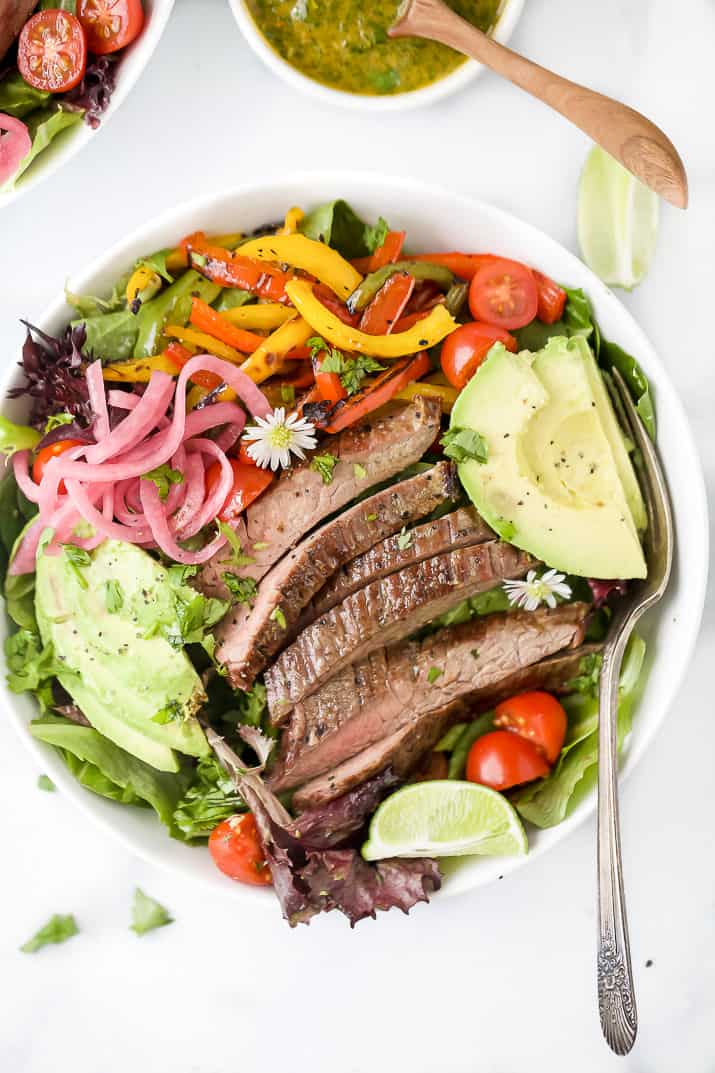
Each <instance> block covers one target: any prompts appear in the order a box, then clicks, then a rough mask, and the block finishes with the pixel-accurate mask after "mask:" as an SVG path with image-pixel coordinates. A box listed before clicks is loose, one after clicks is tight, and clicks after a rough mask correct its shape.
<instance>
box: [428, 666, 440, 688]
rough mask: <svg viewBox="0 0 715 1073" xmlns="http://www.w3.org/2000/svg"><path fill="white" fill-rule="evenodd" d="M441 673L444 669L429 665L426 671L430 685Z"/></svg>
mask: <svg viewBox="0 0 715 1073" xmlns="http://www.w3.org/2000/svg"><path fill="white" fill-rule="evenodd" d="M443 674H444V671H443V670H440V668H439V667H430V669H429V670H428V671H427V681H428V682H429V684H430V685H431V686H432V685H434V683H435V682H436V681H437V679H438V678H441V677H442V675H443Z"/></svg>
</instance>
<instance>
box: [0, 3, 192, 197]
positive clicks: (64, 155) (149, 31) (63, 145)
mask: <svg viewBox="0 0 715 1073" xmlns="http://www.w3.org/2000/svg"><path fill="white" fill-rule="evenodd" d="M174 3H175V0H151V9H149V6H148V4H145V6H146V7H147V10H149V18H148V20H147V23H146V25H145V27H144V29H143V30H142V32H141V34H140V36H139V37H138V38H137V40H136V41H134V42H133V43H132V44H131V45H129V47H128V49H127V52H126V55H125V56H123V57H122V59H121V61H120V64H119V71H118V74H117V83H116V88H115V90H114V92H113V93H112V99H111V100H110V102H109V107H108V108H107V110H106V112H105V113H104V115H103V116H102V119H101V122H100V125H99V126H98V127H97V128H96V130H93V129H92V128H91V127H90V126H88V125H87V124H86V123H84V122H83V123H82V124H81V125H80V124H77V125H76V126H74V127H70V128H69V129H68V130H66V131H62V132H61V133H60V134H59V136H58V137H57V139H56V140H55V141H53V142H52V143H51V144H50V145H49V146H48V147H47V149H45V150H43V152H42V154H41V156H40V157H39V158H38V159H37V161H33V164H32V168H28V174H27V177H24V176H23V177H22V178H21V179H20V181H19V183H18V185H17V187H13V189H12V190H8V191H6V192H5V193H0V212H2V210H3V209H4V208H6V207H7V206H8V205H10V204H11V203H12V202H14V201H17V200H18V199H19V198H21V197H24V196H25V195H26V194H29V193H30V191H31V190H34V189H35V187H36V186H39V184H40V183H43V182H44V181H45V180H46V179H49V177H50V176H51V175H54V174H55V172H56V171H59V169H60V168H61V167H63V165H64V164H66V163H68V162H69V161H70V160H71V159H72V158H73V157H74V156H76V155H77V153H79V152H80V151H81V150H82V149H83V148H84V146H85V145H87V143H88V142H91V141H92V140H93V139H94V138H96V137H97V136H98V135H99V134H101V133H102V131H103V130H105V129H106V127H107V124H108V123H109V122H110V120H111V118H112V116H113V115H115V114H116V113H117V112H118V111H119V109H120V108H121V106H122V104H123V103H124V101H125V100H126V99H127V97H128V96H129V94H130V93H131V91H132V89H133V88H134V86H135V85H136V84H137V82H138V81H139V79H140V78H141V76H142V74H143V72H144V70H145V69H146V67H147V66H148V64H149V62H150V60H151V58H152V56H153V54H154V51H155V49H156V47H157V45H158V44H159V41H160V40H161V38H162V36H163V34H164V30H165V29H166V25H167V23H168V21H169V18H170V16H171V13H172V11H173V9H174ZM127 68H128V70H127Z"/></svg>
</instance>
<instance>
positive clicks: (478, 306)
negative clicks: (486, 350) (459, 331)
mask: <svg viewBox="0 0 715 1073" xmlns="http://www.w3.org/2000/svg"><path fill="white" fill-rule="evenodd" d="M538 304H539V298H538V291H537V287H536V280H535V279H534V275H533V273H532V271H531V269H530V268H527V267H526V265H523V264H520V262H519V261H507V260H505V259H503V258H497V260H495V261H492V262H491V263H489V264H486V265H484V267H483V268H480V269H479V271H478V272H477V274H476V275H475V276H474V279H473V280H472V282H471V283H470V285H469V308H470V310H471V311H472V316H473V317H474V319H475V320H483V321H486V323H487V324H496V325H497V326H498V327H499V328H508V329H509V330H510V331H511V330H512V329H513V328H523V327H524V325H525V324H529V322H530V321H532V320H533V319H534V317H535V316H536V310H537V308H538Z"/></svg>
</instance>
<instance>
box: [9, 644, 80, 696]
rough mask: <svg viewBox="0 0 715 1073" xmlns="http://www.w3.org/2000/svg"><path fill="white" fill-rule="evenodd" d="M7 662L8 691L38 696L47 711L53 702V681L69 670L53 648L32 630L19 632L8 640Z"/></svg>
mask: <svg viewBox="0 0 715 1073" xmlns="http://www.w3.org/2000/svg"><path fill="white" fill-rule="evenodd" d="M5 662H6V664H7V670H8V673H7V684H8V688H9V689H11V690H12V692H13V693H34V694H35V695H36V696H37V698H38V700H39V701H40V706H41V707H42V708H43V710H44V708H45V707H47V706H48V705H49V704H50V703H51V683H52V679H53V678H54V677H55V676H56V675H57V674H58V673H59V672H60V671H62V670H65V668H63V667H62V665H61V664H59V663H58V661H57V660H56V659H55V653H54V649H53V647H52V645H51V644H49V645H43V644H42V641H41V640H40V638H39V637H38V635H37V634H36V633H34V632H33V631H32V630H27V629H22V630H18V631H17V633H11V634H10V636H9V637H7V638H6V640H5Z"/></svg>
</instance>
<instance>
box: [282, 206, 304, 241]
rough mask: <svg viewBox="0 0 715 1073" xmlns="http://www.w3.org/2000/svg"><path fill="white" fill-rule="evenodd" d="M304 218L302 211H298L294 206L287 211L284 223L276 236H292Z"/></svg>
mask: <svg viewBox="0 0 715 1073" xmlns="http://www.w3.org/2000/svg"><path fill="white" fill-rule="evenodd" d="M304 216H305V213H304V212H303V210H302V209H299V208H298V206H297V205H294V206H293V208H292V209H288V212H287V213H286V215H285V221H284V223H283V227H282V228H281V229H280V231H277V232H276V234H278V235H294V234H295V233H296V231H297V230H298V227H299V226H300V222H301V220H302V219H303V217H304Z"/></svg>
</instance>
